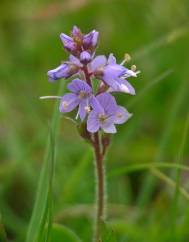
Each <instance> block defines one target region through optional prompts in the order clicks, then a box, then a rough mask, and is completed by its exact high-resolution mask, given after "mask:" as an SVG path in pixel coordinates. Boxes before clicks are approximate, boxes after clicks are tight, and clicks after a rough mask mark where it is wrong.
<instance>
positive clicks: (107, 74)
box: [91, 54, 136, 95]
mask: <svg viewBox="0 0 189 242" xmlns="http://www.w3.org/2000/svg"><path fill="white" fill-rule="evenodd" d="M91 71H92V72H93V73H94V75H95V76H96V77H97V78H101V79H102V80H103V81H104V82H105V83H106V84H107V85H108V86H109V87H110V88H109V89H108V91H109V92H125V93H129V94H131V95H135V89H134V88H133V87H132V85H131V84H130V83H129V82H128V81H127V80H126V79H125V78H126V77H130V76H134V77H136V73H135V72H134V71H132V70H129V69H127V68H125V67H124V66H123V65H119V64H117V63H116V58H115V57H114V55H113V54H110V55H109V57H108V59H106V57H105V56H104V55H101V56H97V57H95V58H94V59H93V61H92V62H91Z"/></svg>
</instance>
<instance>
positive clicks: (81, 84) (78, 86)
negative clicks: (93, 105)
mask: <svg viewBox="0 0 189 242" xmlns="http://www.w3.org/2000/svg"><path fill="white" fill-rule="evenodd" d="M67 87H68V89H69V90H70V91H71V92H73V93H77V94H78V93H79V92H80V91H83V92H85V93H86V94H90V93H91V92H92V89H91V87H90V86H89V85H88V84H87V83H86V82H85V81H83V80H80V79H74V80H73V81H72V82H71V83H69V84H68V86H67Z"/></svg>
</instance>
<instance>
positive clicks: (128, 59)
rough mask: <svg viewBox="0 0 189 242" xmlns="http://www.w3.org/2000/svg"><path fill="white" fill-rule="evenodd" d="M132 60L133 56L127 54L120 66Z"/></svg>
mask: <svg viewBox="0 0 189 242" xmlns="http://www.w3.org/2000/svg"><path fill="white" fill-rule="evenodd" d="M130 60H131V56H130V55H129V54H128V53H125V55H124V60H123V61H122V62H121V64H120V65H122V66H123V65H124V64H125V62H129V61H130Z"/></svg>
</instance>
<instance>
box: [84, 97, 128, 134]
mask: <svg viewBox="0 0 189 242" xmlns="http://www.w3.org/2000/svg"><path fill="white" fill-rule="evenodd" d="M92 107H93V110H92V111H91V112H90V114H89V117H88V120H87V130H88V131H89V132H91V133H95V132H97V131H98V130H99V129H100V128H102V129H103V131H104V132H105V133H116V127H115V124H122V123H124V122H125V121H127V120H128V119H129V117H130V116H131V114H129V113H128V111H127V110H126V109H125V108H123V107H121V106H118V105H117V104H116V101H115V98H114V97H113V96H112V95H111V94H109V93H102V94H99V95H97V96H96V99H93V101H92Z"/></svg>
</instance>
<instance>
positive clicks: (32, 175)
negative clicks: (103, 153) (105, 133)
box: [0, 0, 189, 242]
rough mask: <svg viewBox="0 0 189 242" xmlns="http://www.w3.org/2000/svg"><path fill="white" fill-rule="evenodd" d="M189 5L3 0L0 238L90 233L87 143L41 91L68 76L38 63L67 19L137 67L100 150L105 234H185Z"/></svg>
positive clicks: (117, 238) (52, 90)
mask: <svg viewBox="0 0 189 242" xmlns="http://www.w3.org/2000/svg"><path fill="white" fill-rule="evenodd" d="M188 13H189V2H188V0H181V1H179V0H167V1H163V0H153V1H150V0H136V1H133V0H101V1H100V0H88V1H87V0H64V1H60V0H57V1H49V0H38V1H36V0H34V1H24V0H16V1H5V0H1V3H0V53H1V54H0V83H1V88H0V118H1V125H0V137H1V139H0V157H1V159H0V242H1V241H2V242H7V241H9V242H44V241H45V242H47V241H49V242H59V241H60V242H64V241H65V242H69V241H70V242H72V241H73V242H76V241H77V242H79V241H83V242H88V241H91V235H92V233H93V212H94V206H93V205H94V200H95V198H94V197H95V183H94V171H93V158H92V150H91V149H90V147H89V145H88V144H87V143H85V142H84V141H83V140H81V138H80V137H79V135H78V134H77V129H76V127H75V125H74V123H72V122H70V120H67V119H65V118H64V117H62V115H60V114H59V112H58V109H57V106H56V105H57V104H56V102H55V101H54V100H39V96H43V95H56V94H57V93H63V92H64V90H65V88H66V81H63V80H62V81H61V82H59V84H58V83H56V84H52V83H49V82H48V81H47V76H46V72H47V71H48V70H49V69H52V68H53V67H56V66H57V65H58V63H59V61H60V60H61V59H62V60H64V59H65V58H66V54H65V52H64V51H63V48H62V44H61V41H60V39H59V34H60V33H61V32H65V33H66V32H67V33H69V31H70V29H71V28H72V26H73V25H74V24H76V25H78V26H79V27H80V28H81V29H82V30H83V32H88V31H90V30H91V29H93V28H95V29H97V30H98V31H99V32H100V46H99V49H98V50H97V52H98V51H99V53H100V52H101V53H104V54H106V55H108V54H109V53H110V52H113V53H114V54H115V55H116V56H117V58H118V59H119V60H120V62H121V61H122V59H123V56H124V53H125V52H127V53H129V54H130V55H131V56H132V60H131V63H129V64H136V66H137V68H138V69H140V70H141V74H140V75H139V77H138V78H137V79H134V80H133V79H132V84H133V86H134V87H135V88H136V91H137V95H136V96H134V97H129V98H127V97H126V96H125V95H122V94H120V95H119V103H121V104H122V105H125V107H126V108H127V109H128V111H131V112H133V117H132V119H130V120H129V122H128V123H126V124H124V125H120V127H118V131H119V132H118V133H117V134H116V135H114V137H113V139H112V141H113V142H112V145H111V147H110V150H109V153H108V156H107V158H106V161H105V162H106V167H107V184H108V186H107V192H108V206H107V214H108V217H107V221H106V222H105V223H104V224H103V226H102V230H103V233H102V234H103V240H104V241H103V242H188V241H189V231H188V227H189V205H188V204H189V146H188V143H189V130H188V127H189V106H188V103H189V95H188V90H189V54H188V43H189V15H188ZM64 83H65V84H64ZM53 110H55V111H53ZM44 154H45V155H44ZM43 157H44V159H43ZM38 183H39V184H38ZM36 197H37V198H36ZM35 198H36V199H35ZM35 201H36V203H35ZM31 218H32V219H31ZM52 221H53V225H52ZM50 231H52V233H50ZM63 237H64V240H63V239H60V238H63Z"/></svg>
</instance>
